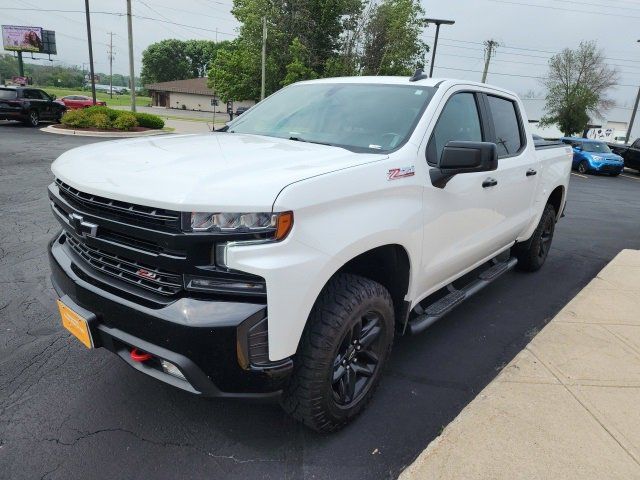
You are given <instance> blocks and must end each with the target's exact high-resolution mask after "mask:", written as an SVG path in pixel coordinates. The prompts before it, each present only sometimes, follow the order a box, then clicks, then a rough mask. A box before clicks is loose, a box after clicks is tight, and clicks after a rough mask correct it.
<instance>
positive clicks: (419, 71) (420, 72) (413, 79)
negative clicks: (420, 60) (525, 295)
mask: <svg viewBox="0 0 640 480" xmlns="http://www.w3.org/2000/svg"><path fill="white" fill-rule="evenodd" d="M425 78H429V75H427V74H426V73H424V71H423V70H422V69H421V68H418V69H416V73H414V74H413V77H411V78H410V79H409V81H410V82H417V81H418V80H424V79H425Z"/></svg>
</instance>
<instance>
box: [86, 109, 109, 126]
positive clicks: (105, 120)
mask: <svg viewBox="0 0 640 480" xmlns="http://www.w3.org/2000/svg"><path fill="white" fill-rule="evenodd" d="M89 120H90V121H91V125H92V126H94V127H96V128H99V129H101V130H106V129H108V128H111V120H110V119H109V116H108V115H107V114H106V113H100V112H96V113H92V114H91V115H89Z"/></svg>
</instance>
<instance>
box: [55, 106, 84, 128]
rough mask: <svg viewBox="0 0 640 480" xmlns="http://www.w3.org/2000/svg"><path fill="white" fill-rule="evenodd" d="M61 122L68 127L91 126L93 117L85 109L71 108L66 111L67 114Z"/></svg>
mask: <svg viewBox="0 0 640 480" xmlns="http://www.w3.org/2000/svg"><path fill="white" fill-rule="evenodd" d="M61 122H62V124H63V125H66V126H67V127H75V128H86V127H91V119H90V118H89V115H87V113H86V112H85V111H84V110H69V111H67V112H65V114H64V115H63V116H62V120H61Z"/></svg>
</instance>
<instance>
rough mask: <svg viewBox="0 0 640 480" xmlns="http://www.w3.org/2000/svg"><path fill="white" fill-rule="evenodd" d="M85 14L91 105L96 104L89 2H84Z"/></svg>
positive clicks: (86, 0) (85, 0)
mask: <svg viewBox="0 0 640 480" xmlns="http://www.w3.org/2000/svg"><path fill="white" fill-rule="evenodd" d="M84 8H85V14H86V16H87V41H88V42H89V69H90V70H89V75H91V96H92V97H93V104H94V105H95V104H96V78H95V75H94V74H93V46H92V45H91V19H90V17H89V0H84Z"/></svg>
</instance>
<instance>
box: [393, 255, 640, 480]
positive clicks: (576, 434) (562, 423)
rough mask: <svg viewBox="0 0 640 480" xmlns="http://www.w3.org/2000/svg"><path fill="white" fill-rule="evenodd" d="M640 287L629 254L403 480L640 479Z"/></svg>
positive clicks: (638, 264)
mask: <svg viewBox="0 0 640 480" xmlns="http://www.w3.org/2000/svg"><path fill="white" fill-rule="evenodd" d="M639 280H640V251H639V250H622V251H621V252H620V253H619V254H618V255H617V256H616V257H615V258H614V259H613V260H612V261H611V262H610V263H609V264H608V265H607V266H606V267H605V268H604V269H603V270H602V271H601V272H600V273H599V274H598V275H597V276H596V278H594V279H593V280H592V281H591V282H590V283H589V284H588V285H587V286H586V287H585V288H584V289H583V290H582V291H581V292H579V293H578V294H577V295H576V296H575V297H574V298H573V299H572V300H571V301H570V302H569V303H568V304H567V305H566V306H565V307H564V308H563V309H562V310H561V311H560V312H559V313H558V314H557V315H556V316H555V317H554V318H553V320H551V321H550V322H549V323H548V324H547V325H546V326H545V327H544V328H543V329H542V330H541V331H540V333H538V334H537V335H536V336H535V337H534V338H533V339H532V341H531V342H530V343H529V344H528V345H527V346H526V347H525V348H524V350H522V351H521V352H520V353H519V354H518V355H517V356H516V357H515V358H514V359H513V360H512V361H511V362H510V363H509V364H508V365H507V366H506V367H505V368H504V369H502V371H501V372H500V374H499V375H498V376H497V377H496V378H495V379H494V380H493V381H492V382H490V383H489V384H488V385H487V386H486V387H485V388H484V390H482V392H480V393H479V394H478V396H477V397H476V398H475V399H474V400H473V401H472V402H471V403H469V405H467V406H466V407H465V408H464V410H462V412H461V413H460V414H459V415H458V417H456V418H455V419H454V420H453V422H451V423H450V424H449V425H448V426H447V427H446V428H445V429H444V431H443V433H442V434H441V435H440V436H439V437H438V438H436V439H435V440H434V441H432V442H431V443H430V444H429V445H428V447H427V448H426V450H424V452H422V454H420V456H418V458H417V459H416V460H415V462H414V463H413V464H412V465H410V466H409V467H408V468H407V469H406V470H405V471H404V472H403V473H402V474H401V475H400V480H422V479H438V480H449V479H456V480H457V479H461V480H462V479H464V480H485V479H492V480H514V479H547V478H553V479H560V478H561V479H566V480H569V479H576V480H578V479H579V480H601V479H603V478H611V479H613V478H620V479H622V478H629V479H630V478H637V479H640V433H639V432H640V410H639V409H638V405H640V315H639V314H638V312H639V311H640V282H639Z"/></svg>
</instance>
